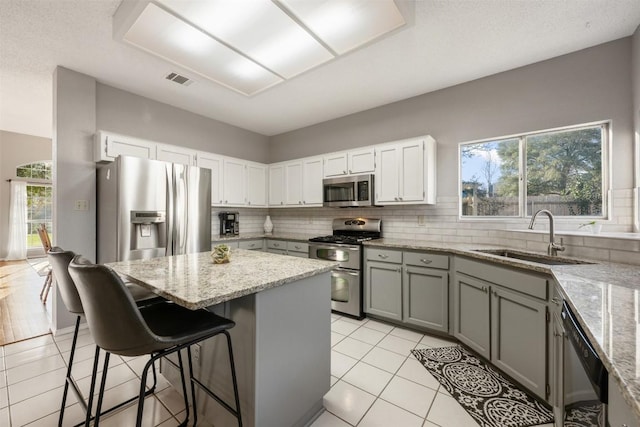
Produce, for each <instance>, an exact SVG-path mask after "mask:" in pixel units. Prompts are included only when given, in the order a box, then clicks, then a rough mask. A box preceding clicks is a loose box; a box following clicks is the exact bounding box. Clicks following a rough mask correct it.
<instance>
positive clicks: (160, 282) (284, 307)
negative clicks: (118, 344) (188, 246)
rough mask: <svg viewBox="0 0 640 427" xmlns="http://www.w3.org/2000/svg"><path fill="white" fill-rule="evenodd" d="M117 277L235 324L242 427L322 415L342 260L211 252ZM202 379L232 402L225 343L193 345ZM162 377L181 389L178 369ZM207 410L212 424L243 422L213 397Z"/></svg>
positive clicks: (125, 269)
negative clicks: (334, 275) (222, 258)
mask: <svg viewBox="0 0 640 427" xmlns="http://www.w3.org/2000/svg"><path fill="white" fill-rule="evenodd" d="M108 265H109V266H110V267H112V268H113V269H114V270H115V271H116V272H118V273H119V274H122V275H126V276H128V277H130V278H131V279H132V280H133V281H135V282H137V283H139V284H140V285H142V286H144V287H146V288H148V289H150V290H152V291H154V292H156V293H157V294H158V295H161V296H163V297H165V298H167V299H169V300H171V301H174V302H175V303H177V304H180V305H182V306H184V307H187V308H190V309H198V308H204V307H206V308H207V309H209V310H211V311H213V312H215V313H217V314H219V315H222V316H224V317H227V318H230V319H232V320H234V321H235V322H236V326H235V327H234V328H233V329H231V331H230V333H231V337H232V341H233V347H234V359H235V363H236V371H237V375H238V387H239V392H240V405H241V412H242V417H243V425H246V426H261V427H263V426H264V427H269V426H273V427H282V426H302V425H306V424H308V423H309V422H310V421H311V420H313V418H314V417H316V416H317V415H318V414H319V413H321V412H322V411H323V406H322V398H323V396H324V394H325V393H327V392H328V391H329V385H330V384H329V383H330V348H331V337H330V323H331V318H330V312H331V305H330V300H331V298H330V282H331V279H330V270H331V269H332V268H333V267H335V265H336V263H333V262H326V261H319V260H311V259H304V258H293V257H283V256H281V255H274V254H269V253H264V252H258V251H248V250H241V249H235V250H233V251H232V253H231V262H230V263H228V264H213V263H212V262H211V258H210V255H209V253H198V254H187V255H177V256H172V257H162V258H154V259H151V260H136V261H124V262H118V263H112V264H108ZM194 350H195V351H194V359H196V360H194V365H195V366H194V369H195V371H196V372H195V374H196V376H197V377H199V379H200V380H201V381H202V382H203V383H205V384H206V385H207V386H208V387H209V388H211V389H212V390H213V391H214V392H215V393H217V394H219V395H220V396H221V397H222V398H223V399H224V400H225V401H227V402H233V391H232V386H231V375H230V371H229V361H228V357H227V350H226V342H225V340H224V338H221V337H214V338H211V339H209V340H207V341H205V342H203V343H201V344H200V346H199V348H197V349H194ZM162 372H163V374H164V375H165V377H167V379H168V380H169V381H170V382H171V383H172V384H173V385H174V386H175V389H176V390H181V387H180V386H179V384H180V381H179V376H178V373H177V371H176V370H174V369H173V367H172V366H170V365H169V364H164V365H163V367H162ZM198 412H199V413H201V414H203V415H204V419H206V420H207V422H208V423H210V424H213V425H216V426H235V425H237V422H236V420H235V418H233V417H232V416H231V415H230V414H229V413H228V412H227V411H225V410H224V409H222V408H221V407H220V406H219V405H218V404H217V403H216V402H215V401H213V400H212V399H210V398H209V397H208V396H206V395H205V394H204V393H199V395H198Z"/></svg>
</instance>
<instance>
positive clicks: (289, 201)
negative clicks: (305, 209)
mask: <svg viewBox="0 0 640 427" xmlns="http://www.w3.org/2000/svg"><path fill="white" fill-rule="evenodd" d="M284 169H285V186H284V188H285V199H284V202H285V204H286V205H289V206H294V205H295V206H298V205H302V162H301V161H295V162H289V163H286V164H285V166H284Z"/></svg>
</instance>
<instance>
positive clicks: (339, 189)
mask: <svg viewBox="0 0 640 427" xmlns="http://www.w3.org/2000/svg"><path fill="white" fill-rule="evenodd" d="M322 187H323V189H322V197H323V205H324V206H329V207H334V208H335V207H338V208H343V207H357V206H373V205H374V204H375V203H374V200H373V196H374V194H375V193H374V192H373V191H374V190H373V188H374V187H373V175H372V174H367V175H354V176H341V177H338V178H325V179H323V180H322Z"/></svg>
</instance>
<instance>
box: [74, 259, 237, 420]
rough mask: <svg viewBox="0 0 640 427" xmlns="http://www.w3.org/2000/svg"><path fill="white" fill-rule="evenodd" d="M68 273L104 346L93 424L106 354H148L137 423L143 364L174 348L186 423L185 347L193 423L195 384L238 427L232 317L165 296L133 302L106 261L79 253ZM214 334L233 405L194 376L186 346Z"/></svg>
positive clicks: (102, 385)
mask: <svg viewBox="0 0 640 427" xmlns="http://www.w3.org/2000/svg"><path fill="white" fill-rule="evenodd" d="M69 275H70V276H71V278H72V279H73V282H74V283H75V284H76V287H77V289H78V294H79V295H80V299H81V301H82V306H83V307H84V312H85V317H86V318H87V323H88V324H89V329H90V330H91V333H92V335H93V338H94V340H95V342H96V344H97V345H98V346H99V347H100V348H101V349H103V350H105V351H107V354H106V356H105V362H104V363H105V365H104V369H103V374H102V380H101V384H100V391H99V392H98V404H97V408H96V418H95V424H94V425H95V426H97V425H98V424H99V420H100V409H101V404H102V399H103V396H104V387H105V383H106V376H107V368H108V360H109V355H110V353H113V354H117V355H121V356H129V357H133V356H140V355H145V354H150V355H151V359H150V360H149V362H147V364H146V365H145V368H144V370H143V373H142V379H141V383H140V394H139V399H138V418H137V421H136V425H138V426H139V425H140V424H141V422H142V412H143V405H144V390H145V384H146V377H147V372H148V369H149V367H150V366H152V364H153V361H155V360H157V359H158V358H160V357H163V356H166V355H168V354H171V353H175V352H177V356H178V363H179V366H178V368H179V370H180V375H181V379H182V388H183V392H184V393H183V394H184V399H185V407H186V418H185V420H184V422H183V423H182V425H186V424H187V422H188V419H189V402H188V398H187V392H186V385H185V379H184V366H183V363H182V356H181V353H180V350H181V349H186V350H187V355H188V362H189V378H190V383H191V395H192V403H193V412H194V425H195V424H196V422H197V408H196V398H195V385H198V386H200V387H201V388H203V389H204V391H205V392H206V393H207V394H208V395H209V396H211V397H213V398H214V399H215V400H216V401H218V402H219V403H220V404H221V405H222V406H223V407H225V409H227V410H228V411H229V412H231V413H232V414H233V415H234V416H235V417H236V418H237V419H238V424H239V425H240V426H242V419H241V416H240V399H239V397H238V384H237V380H236V374H235V365H234V360H233V351H232V348H231V338H230V336H229V333H228V329H231V328H232V327H234V326H235V323H234V322H233V321H232V320H229V319H225V318H224V317H220V316H218V315H216V314H214V313H211V312H209V311H207V310H189V309H186V308H184V307H181V306H179V305H177V304H174V303H171V302H168V301H167V302H162V303H158V304H151V305H143V306H136V304H135V301H134V300H133V297H132V296H131V293H130V292H128V291H127V288H126V285H125V283H124V282H123V281H122V278H121V277H120V276H118V274H116V273H115V272H114V271H113V270H112V269H111V268H109V267H107V266H104V265H96V264H92V263H90V262H89V261H87V260H86V259H83V258H82V257H81V256H76V257H75V258H74V259H73V260H72V261H71V263H70V264H69ZM218 334H224V335H225V337H226V339H227V346H228V351H229V360H230V364H231V374H232V380H233V389H234V390H233V391H234V397H235V409H233V408H232V407H231V406H229V405H228V404H227V403H226V402H224V401H223V400H222V399H220V398H219V397H218V396H216V395H215V394H214V393H213V392H211V390H209V389H208V388H206V387H205V386H204V385H203V384H202V383H201V382H200V381H199V380H197V379H196V378H195V377H194V375H193V365H192V358H191V349H190V346H191V345H193V344H195V343H198V342H200V341H202V340H205V339H207V338H211V337H213V336H215V335H218ZM167 360H168V359H167ZM94 386H95V384H94V382H92V385H91V395H90V396H93V394H94V393H93V392H94ZM91 405H92V400H91V398H90V400H89V408H91Z"/></svg>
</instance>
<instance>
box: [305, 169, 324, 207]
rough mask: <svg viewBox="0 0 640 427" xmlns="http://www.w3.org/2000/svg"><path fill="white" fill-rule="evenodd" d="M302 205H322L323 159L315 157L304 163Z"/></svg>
mask: <svg viewBox="0 0 640 427" xmlns="http://www.w3.org/2000/svg"><path fill="white" fill-rule="evenodd" d="M302 203H303V204H304V205H318V206H319V205H322V158H321V157H314V158H311V159H305V160H304V161H303V162H302Z"/></svg>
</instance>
